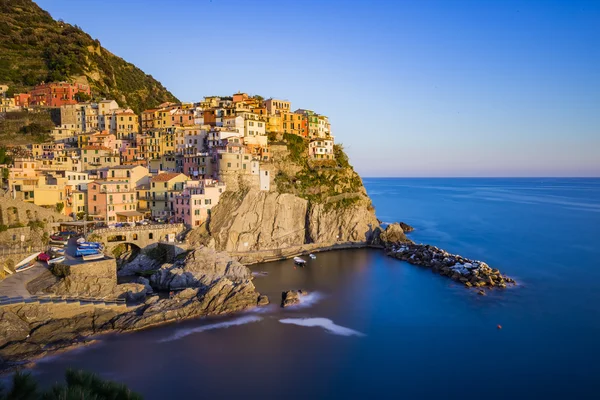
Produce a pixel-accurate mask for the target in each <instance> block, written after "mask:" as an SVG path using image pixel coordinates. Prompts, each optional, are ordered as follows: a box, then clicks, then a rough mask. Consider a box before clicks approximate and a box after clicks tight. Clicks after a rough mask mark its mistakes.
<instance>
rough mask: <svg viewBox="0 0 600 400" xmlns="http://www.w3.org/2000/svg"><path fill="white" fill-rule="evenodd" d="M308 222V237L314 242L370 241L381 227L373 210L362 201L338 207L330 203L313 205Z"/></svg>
mask: <svg viewBox="0 0 600 400" xmlns="http://www.w3.org/2000/svg"><path fill="white" fill-rule="evenodd" d="M307 222H308V226H307V231H308V238H309V240H310V242H312V243H324V244H330V243H335V242H365V243H370V242H371V241H372V240H373V239H374V238H375V237H376V234H377V231H378V229H379V222H378V221H377V218H376V217H375V213H374V212H373V210H372V209H369V208H368V207H367V206H365V205H364V204H361V203H357V204H355V205H351V206H348V207H338V208H336V207H331V206H329V205H328V204H316V205H313V206H312V207H311V209H310V212H309V214H308V218H307Z"/></svg>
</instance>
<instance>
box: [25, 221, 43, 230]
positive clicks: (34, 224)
mask: <svg viewBox="0 0 600 400" xmlns="http://www.w3.org/2000/svg"><path fill="white" fill-rule="evenodd" d="M27 225H28V226H29V227H30V228H31V229H33V230H37V229H44V227H45V226H46V224H45V223H44V222H43V221H40V220H36V221H29V222H28V223H27Z"/></svg>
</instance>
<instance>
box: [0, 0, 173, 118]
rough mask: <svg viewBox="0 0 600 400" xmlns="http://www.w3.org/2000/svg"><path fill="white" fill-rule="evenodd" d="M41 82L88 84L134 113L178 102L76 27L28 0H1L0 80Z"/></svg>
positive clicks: (20, 84)
mask: <svg viewBox="0 0 600 400" xmlns="http://www.w3.org/2000/svg"><path fill="white" fill-rule="evenodd" d="M43 81H46V82H51V81H73V82H79V83H87V84H89V85H90V87H91V89H92V94H93V95H94V96H96V97H98V98H111V99H115V100H117V102H118V103H119V104H120V105H121V106H127V107H130V108H132V109H133V110H134V111H135V112H136V113H139V112H141V111H142V110H144V109H147V108H152V107H155V106H156V105H158V104H160V103H163V102H167V101H169V102H178V101H179V100H178V99H177V98H176V97H175V96H174V95H173V94H172V93H171V92H169V91H168V90H167V89H166V88H165V87H164V86H163V85H162V84H161V83H160V82H159V81H157V80H156V79H155V78H154V77H152V75H148V74H146V73H145V72H143V71H142V70H141V69H139V68H138V67H136V66H135V65H134V64H132V63H129V62H127V61H125V60H124V59H123V58H121V57H118V56H116V55H114V54H113V53H111V52H110V51H108V50H107V49H105V48H104V47H102V46H101V44H100V41H99V40H98V39H94V38H92V37H91V36H90V35H89V34H87V33H85V32H84V31H83V30H82V29H81V28H79V27H78V26H77V25H71V24H69V23H66V22H63V21H61V20H58V21H57V20H55V19H54V18H52V16H51V15H50V14H49V13H48V12H47V11H45V10H43V9H42V8H40V7H39V6H38V5H37V4H36V3H35V2H33V1H32V0H0V83H3V84H8V85H9V86H11V88H12V91H13V92H18V91H24V90H27V89H30V88H31V87H33V86H34V85H37V84H39V83H41V82H43Z"/></svg>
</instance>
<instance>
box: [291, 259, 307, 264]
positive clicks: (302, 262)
mask: <svg viewBox="0 0 600 400" xmlns="http://www.w3.org/2000/svg"><path fill="white" fill-rule="evenodd" d="M294 264H297V265H304V264H306V260H303V259H301V258H300V257H294Z"/></svg>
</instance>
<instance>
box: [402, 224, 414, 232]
mask: <svg viewBox="0 0 600 400" xmlns="http://www.w3.org/2000/svg"><path fill="white" fill-rule="evenodd" d="M399 224H400V228H402V230H403V231H404V233H408V232H412V231H414V230H415V228H413V227H412V226H410V225H409V224H407V223H406V222H399Z"/></svg>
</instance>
